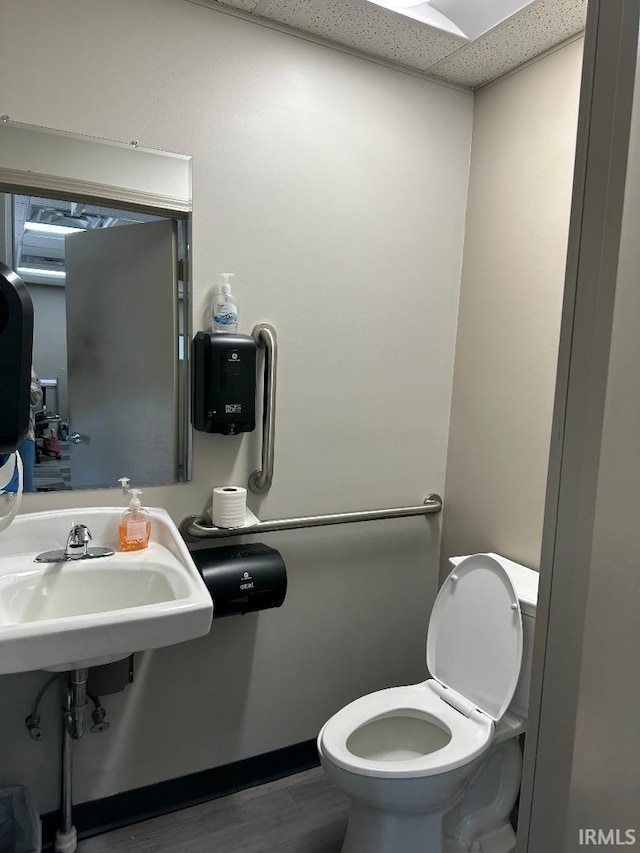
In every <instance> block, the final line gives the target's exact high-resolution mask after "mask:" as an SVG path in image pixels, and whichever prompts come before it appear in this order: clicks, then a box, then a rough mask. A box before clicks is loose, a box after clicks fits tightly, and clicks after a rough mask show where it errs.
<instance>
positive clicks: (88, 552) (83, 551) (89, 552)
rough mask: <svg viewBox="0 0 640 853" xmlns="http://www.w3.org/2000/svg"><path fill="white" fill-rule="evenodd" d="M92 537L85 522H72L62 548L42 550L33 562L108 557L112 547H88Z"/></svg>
mask: <svg viewBox="0 0 640 853" xmlns="http://www.w3.org/2000/svg"><path fill="white" fill-rule="evenodd" d="M92 538H93V537H92V536H91V531H90V530H89V528H88V527H87V525H86V524H74V525H73V527H72V528H71V530H70V531H69V535H68V536H67V544H66V546H65V548H64V550H62V549H61V548H59V549H57V550H56V551H44V552H43V553H42V554H38V556H37V557H36V559H35V562H36V563H66V562H68V561H70V560H93V559H95V558H96V557H110V556H111V555H112V554H113V553H114V551H113V549H112V548H100V547H98V548H89V542H91V540H92Z"/></svg>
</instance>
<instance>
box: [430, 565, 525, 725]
mask: <svg viewBox="0 0 640 853" xmlns="http://www.w3.org/2000/svg"><path fill="white" fill-rule="evenodd" d="M521 663H522V617H521V615H520V605H519V602H518V596H517V595H516V592H515V589H514V588H513V584H512V582H511V579H510V578H509V575H508V574H507V572H506V571H505V569H504V568H503V567H502V566H501V565H500V563H498V561H497V560H494V558H493V557H489V556H488V554H474V555H473V556H471V557H467V558H466V559H465V560H462V561H461V562H460V563H458V565H457V566H456V568H455V569H454V570H453V571H452V572H451V574H450V575H449V577H448V578H447V579H446V581H445V582H444V584H443V585H442V588H441V589H440V592H439V593H438V596H437V598H436V601H435V604H434V605H433V611H432V613H431V620H430V622H429V631H428V633H427V666H428V668H429V672H430V673H431V675H432V676H433V677H434V678H436V679H437V680H438V681H439V682H440V683H441V684H443V685H444V686H445V687H448V688H450V689H451V690H455V691H456V693H458V694H460V695H461V696H463V697H464V698H465V699H467V700H468V701H469V702H470V703H471V704H472V705H474V706H475V707H476V708H479V709H480V710H481V711H483V712H484V713H485V714H487V715H488V716H489V717H491V719H493V720H499V719H500V718H501V717H502V715H503V714H504V712H505V711H506V710H507V708H508V706H509V703H510V702H511V699H512V698H513V694H514V692H515V689H516V686H517V684H518V677H519V675H520V666H521Z"/></svg>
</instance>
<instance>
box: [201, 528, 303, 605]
mask: <svg viewBox="0 0 640 853" xmlns="http://www.w3.org/2000/svg"><path fill="white" fill-rule="evenodd" d="M191 557H192V558H193V561H194V563H195V564H196V566H197V567H198V571H199V572H200V574H201V575H202V578H203V580H204V582H205V585H206V587H207V589H208V590H209V593H210V594H211V598H212V599H213V618H214V619H219V618H220V617H221V616H232V615H235V614H240V615H242V614H244V613H253V612H254V611H256V610H268V609H269V608H271V607H280V605H281V604H282V602H283V601H284V599H285V595H286V594H287V569H286V567H285V564H284V560H283V559H282V556H281V554H280V552H279V551H276V549H275V548H269V547H268V546H267V545H262V544H259V543H257V544H253V545H224V546H222V547H217V548H203V549H202V550H199V551H193V552H192V554H191Z"/></svg>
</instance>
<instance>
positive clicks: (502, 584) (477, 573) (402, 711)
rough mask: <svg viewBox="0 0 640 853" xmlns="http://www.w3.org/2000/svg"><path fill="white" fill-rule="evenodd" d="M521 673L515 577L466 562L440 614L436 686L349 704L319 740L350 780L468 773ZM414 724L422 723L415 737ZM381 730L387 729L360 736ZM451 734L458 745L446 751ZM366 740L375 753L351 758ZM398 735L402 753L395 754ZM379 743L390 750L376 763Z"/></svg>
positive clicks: (479, 559)
mask: <svg viewBox="0 0 640 853" xmlns="http://www.w3.org/2000/svg"><path fill="white" fill-rule="evenodd" d="M521 663H522V618H521V613H520V604H519V600H518V596H517V594H516V591H515V589H514V586H513V583H512V581H511V579H510V578H509V575H508V573H507V572H506V570H505V569H504V567H503V566H501V565H500V563H499V562H498V561H497V560H495V559H494V558H493V557H491V556H489V555H488V554H474V555H473V556H471V557H467V558H465V559H463V560H462V561H460V562H459V563H458V565H457V566H456V568H455V569H454V571H453V572H451V574H450V575H449V576H448V577H447V579H446V580H445V582H444V584H443V585H442V587H441V589H440V592H439V593H438V595H437V597H436V601H435V604H434V606H433V612H432V614H431V619H430V621H429V630H428V633H427V666H428V668H429V672H430V673H431V674H432V675H433V676H434V677H433V678H432V679H429V680H428V681H426V682H425V683H423V684H416V685H410V686H407V687H393V688H390V689H387V690H380V691H377V692H375V693H370V694H368V695H367V696H362V697H361V698H360V699H356V700H355V702H351V703H350V704H349V705H347V706H345V707H344V708H343V709H342V710H341V711H338V713H337V714H335V715H334V716H333V717H332V718H331V719H330V720H329V721H328V722H327V723H326V724H325V726H324V728H323V729H322V730H321V732H320V734H319V736H318V746H319V748H320V751H321V753H322V754H323V755H324V756H325V757H326V758H327V759H329V760H330V761H332V762H333V763H334V764H336V765H337V766H338V767H341V768H342V769H344V770H347V771H349V772H350V773H354V774H356V775H360V776H372V777H378V778H417V777H424V776H435V775H438V774H442V773H446V772H447V771H449V770H455V769H456V768H458V767H462V766H464V765H465V764H469V763H470V762H471V761H473V760H474V759H475V758H476V757H477V756H479V755H481V754H482V753H483V752H484V751H485V750H486V749H487V748H488V746H489V744H490V743H491V741H492V740H493V736H494V732H495V724H496V723H497V722H499V721H500V719H501V718H502V716H503V715H504V713H505V712H506V710H507V708H508V706H509V703H510V702H511V699H512V698H513V694H514V692H515V689H516V685H517V682H518V677H519V675H520V667H521ZM445 697H446V698H445ZM407 717H409V718H412V719H413V721H414V722H412V723H411V724H409V725H408V728H409V729H411V731H410V732H407V723H406V718H407ZM398 718H405V720H404V724H403V723H402V722H400V721H399V719H398ZM383 720H389V723H388V724H384V723H381V725H380V727H379V728H377V729H375V730H374V729H373V728H372V729H371V730H370V731H369V732H366V733H364V734H362V733H363V730H364V729H365V727H367V726H368V725H372V724H375V723H377V722H378V721H383ZM394 720H395V722H392V721H394ZM416 720H418V721H422V723H420V722H415V721H416ZM421 725H422V726H423V728H421ZM437 730H439V732H440V734H438V733H437ZM443 731H446V732H448V734H449V735H450V740H449V741H448V743H446V744H444V743H443V738H442V734H441V733H442V732H443ZM358 732H361V734H362V737H361V738H360V740H362V739H364V741H367V742H368V746H367V748H364V749H358V748H351V747H352V746H353V745H354V741H353V740H352V741H351V744H350V743H349V741H350V739H352V738H354V735H356V733H358ZM396 733H397V749H396V748H392V747H391V745H390V744H391V743H392V741H393V738H394V737H395V735H396ZM356 740H358V738H356ZM377 742H379V743H380V744H382V746H381V747H380V749H379V750H378V754H377V755H376V754H375V753H376V746H377ZM385 743H386V744H387V746H384V744H385ZM406 744H409V749H404V745H406ZM430 744H431V745H430ZM395 745H396V744H395V742H394V747H395ZM363 752H364V753H365V755H363V754H362V753H363ZM403 753H404V754H403ZM396 754H397V756H398V759H397V760H395V759H394V758H393V756H394V755H396Z"/></svg>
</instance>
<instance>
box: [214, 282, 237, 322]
mask: <svg viewBox="0 0 640 853" xmlns="http://www.w3.org/2000/svg"><path fill="white" fill-rule="evenodd" d="M233 275H234V274H233V273H232V272H223V273H220V278H221V279H222V282H221V283H220V287H219V289H218V291H217V292H216V295H215V296H214V297H213V306H212V309H213V310H212V311H211V328H212V330H213V331H214V332H226V333H227V334H235V333H236V332H237V331H238V306H237V305H236V298H235V296H234V295H233V293H231V284H230V282H229V279H230V278H233Z"/></svg>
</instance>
